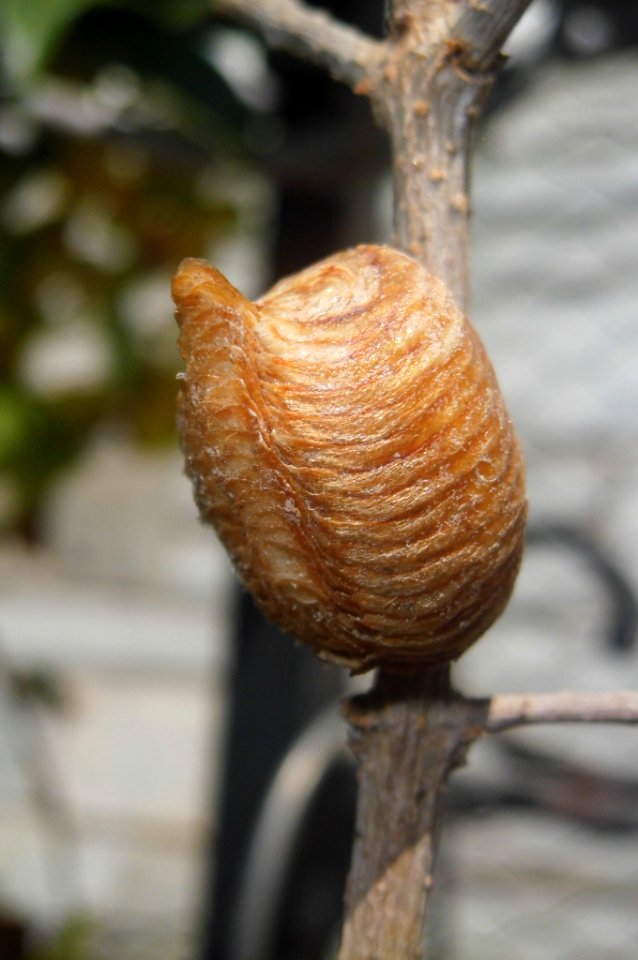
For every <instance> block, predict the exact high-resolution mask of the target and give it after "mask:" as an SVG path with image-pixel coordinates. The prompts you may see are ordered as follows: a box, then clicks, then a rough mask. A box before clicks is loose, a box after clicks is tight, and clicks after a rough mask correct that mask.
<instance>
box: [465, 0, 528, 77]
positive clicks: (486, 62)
mask: <svg viewBox="0 0 638 960" xmlns="http://www.w3.org/2000/svg"><path fill="white" fill-rule="evenodd" d="M530 2H531V0H509V2H507V3H503V2H502V0H473V2H470V3H469V5H464V6H463V10H462V11H461V15H460V17H459V18H458V20H457V22H456V24H455V25H454V26H453V27H452V29H451V31H450V38H451V40H452V42H453V43H455V44H456V45H457V46H458V47H459V50H460V56H461V60H462V63H463V66H464V67H465V69H466V70H476V71H479V72H481V71H483V72H484V71H487V70H491V69H493V67H494V66H495V65H496V64H497V62H498V59H499V56H500V50H501V47H502V46H503V44H504V43H505V41H506V40H507V38H508V36H509V35H510V33H511V32H512V30H513V28H514V27H515V26H516V24H517V23H518V21H519V20H520V18H521V17H522V15H523V13H524V12H525V10H526V9H527V7H528V6H529V5H530Z"/></svg>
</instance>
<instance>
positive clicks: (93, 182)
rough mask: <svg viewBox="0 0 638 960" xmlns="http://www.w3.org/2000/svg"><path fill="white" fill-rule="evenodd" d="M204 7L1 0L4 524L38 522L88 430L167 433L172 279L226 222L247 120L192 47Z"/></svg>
mask: <svg viewBox="0 0 638 960" xmlns="http://www.w3.org/2000/svg"><path fill="white" fill-rule="evenodd" d="M204 7H205V4H204V3H202V2H200V0H188V2H184V0H161V2H156V3H153V4H150V3H144V2H138V3H129V4H127V5H117V6H116V5H115V4H95V3H90V2H89V0H29V2H28V3H25V2H23V0H13V2H12V3H10V4H9V5H8V6H7V7H6V9H5V12H4V20H5V27H6V30H5V32H4V34H3V40H2V41H0V44H1V45H2V52H3V54H4V63H5V76H4V90H3V96H2V98H1V99H0V196H1V197H2V200H1V201H0V230H1V233H0V529H3V530H4V531H5V532H7V531H18V532H20V533H21V534H23V535H24V536H27V537H29V538H32V539H33V538H37V537H38V533H39V518H40V514H41V510H42V506H43V504H44V502H45V497H46V493H47V490H48V489H49V487H50V484H51V482H52V481H53V480H54V479H55V478H56V476H57V475H58V473H59V471H60V470H61V469H62V468H64V467H66V466H67V465H69V464H70V463H71V462H73V460H74V459H75V458H76V457H77V456H78V455H79V454H80V453H81V452H82V450H83V449H84V447H85V445H86V444H87V443H88V442H89V441H90V439H91V437H92V435H93V434H94V431H95V430H96V429H98V428H101V429H103V428H105V427H110V428H117V429H119V430H125V431H127V432H128V433H129V434H131V435H132V436H133V437H135V438H136V439H137V440H139V441H140V442H143V443H158V442H162V441H166V440H170V442H174V402H175V382H174V379H175V371H176V370H177V369H179V366H180V361H179V358H178V355H177V351H176V348H175V336H176V330H175V327H174V322H173V320H172V307H171V303H170V297H169V287H170V277H171V275H172V273H173V272H174V270H175V267H176V265H177V263H178V262H179V261H180V260H181V259H182V257H184V256H206V255H207V254H208V253H209V251H210V250H211V247H212V246H214V244H215V243H216V242H219V241H220V238H223V236H224V235H225V234H226V233H227V232H228V231H229V230H230V229H232V228H233V227H234V225H235V224H236V222H237V217H238V212H237V209H236V204H235V203H234V202H232V201H229V200H228V199H226V198H225V197H224V194H223V188H221V187H219V186H218V185H217V175H216V169H217V168H218V167H219V166H220V165H224V163H225V164H226V166H228V165H229V163H230V164H231V165H232V164H236V163H237V162H238V161H240V162H245V158H246V148H245V146H244V142H245V141H244V132H245V125H246V123H247V122H248V121H249V120H250V115H249V111H248V110H247V108H246V107H245V106H244V104H243V103H242V102H241V101H240V100H239V99H238V98H237V97H236V96H235V95H234V94H233V92H232V90H231V89H230V88H229V86H228V85H227V84H226V82H225V81H224V79H223V77H222V76H220V74H219V73H218V72H217V71H216V69H215V68H214V66H213V65H212V63H211V62H209V60H207V59H206V58H205V57H204V56H203V55H202V52H201V49H202V38H203V37H205V36H208V35H209V34H210V32H211V31H212V30H214V29H215V28H214V26H213V25H211V24H210V23H208V22H207V21H206V20H204V19H202V16H201V15H202V11H203V9H204ZM16 62H21V63H22V67H21V68H20V69H18V70H16V69H14V66H15V63H16ZM27 81H28V82H27Z"/></svg>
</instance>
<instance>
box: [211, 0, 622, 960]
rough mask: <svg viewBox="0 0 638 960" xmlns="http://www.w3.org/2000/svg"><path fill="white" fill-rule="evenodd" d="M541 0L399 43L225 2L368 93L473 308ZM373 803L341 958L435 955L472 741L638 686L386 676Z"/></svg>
mask: <svg viewBox="0 0 638 960" xmlns="http://www.w3.org/2000/svg"><path fill="white" fill-rule="evenodd" d="M529 2H530V0H393V2H391V4H390V15H389V31H388V36H387V38H386V39H385V40H383V41H380V40H376V39H373V38H372V37H369V36H366V35H365V34H363V33H361V32H360V31H358V30H357V29H355V28H353V27H351V26H348V25H346V24H344V23H341V22H339V21H338V20H336V19H335V18H333V17H332V16H330V15H328V14H327V13H325V12H322V11H319V10H318V9H317V8H315V7H310V6H308V5H307V4H305V3H303V2H302V0H213V6H214V10H215V11H216V12H219V13H223V14H225V15H228V16H231V17H239V18H240V19H242V20H244V21H245V22H247V23H248V24H250V25H251V26H253V27H254V28H256V29H257V30H258V31H260V32H261V33H262V34H264V35H265V36H266V38H267V39H268V40H269V42H271V43H272V44H273V45H275V46H280V47H285V48H287V49H289V50H291V51H292V52H295V53H300V54H301V55H302V56H305V57H307V58H308V59H311V60H313V61H315V62H317V63H319V64H320V65H323V66H324V67H326V68H327V69H328V70H329V72H330V73H331V74H332V76H334V77H335V78H337V79H338V80H341V81H344V82H345V83H347V84H348V85H349V86H350V87H351V88H352V89H353V90H354V91H355V92H356V93H357V94H360V95H365V96H368V97H369V98H370V100H371V103H372V105H373V108H374V111H375V113H376V115H377V118H378V119H379V120H380V122H381V123H382V125H383V126H384V127H385V128H386V130H387V131H388V134H389V136H390V139H391V143H392V150H393V156H394V163H393V183H394V212H395V215H394V243H395V245H396V246H397V247H399V248H400V249H402V250H404V251H406V252H408V253H410V254H411V255H412V256H413V257H415V258H416V259H418V260H420V261H421V262H422V263H423V264H425V266H426V267H427V268H428V269H429V270H430V271H431V272H433V273H435V274H436V275H438V276H439V277H440V278H441V279H442V280H443V281H444V282H445V283H446V285H447V287H448V288H449V289H450V290H451V291H452V293H453V295H454V297H455V299H456V301H457V303H458V304H459V306H460V307H461V308H462V309H464V310H467V306H468V300H469V297H468V287H469V283H468V221H469V213H470V201H469V159H470V153H471V143H472V134H473V130H474V126H475V123H476V120H477V118H478V116H479V114H480V112H481V109H482V107H483V105H484V102H485V99H486V97H487V95H488V93H489V90H490V88H491V86H492V83H493V80H494V77H495V74H496V72H497V69H498V67H499V66H500V64H501V62H502V59H503V58H502V54H501V48H502V45H503V43H504V42H505V40H506V38H507V36H508V35H509V33H510V32H511V30H512V29H513V27H514V26H515V24H516V23H517V22H518V20H519V18H520V17H521V15H522V14H523V12H524V11H525V9H526V7H527V6H528V5H529ZM345 714H346V719H347V720H348V723H349V727H350V731H351V743H352V746H353V750H354V752H355V754H356V756H357V759H358V764H359V804H358V811H357V823H356V832H355V845H354V852H353V860H352V870H351V875H350V879H349V883H348V889H347V893H346V911H345V924H344V930H343V937H342V943H341V949H340V952H339V960H421V958H422V957H423V951H424V946H423V944H424V928H425V920H426V914H427V908H428V903H429V891H430V887H431V885H432V872H433V865H434V856H435V852H436V845H437V837H438V831H439V825H440V824H439V818H440V810H441V794H442V792H443V790H444V788H445V783H446V781H447V778H448V776H449V775H450V773H451V772H452V770H453V769H455V768H456V767H458V766H459V765H461V764H462V763H463V762H464V759H465V755H466V752H467V750H468V748H469V747H470V745H471V744H472V742H473V741H474V740H476V739H477V738H479V737H480V736H482V735H484V734H487V733H498V732H501V731H504V730H510V729H512V728H514V727H517V726H523V725H529V724H537V723H548V722H551V723H566V722H603V723H630V724H636V723H638V693H632V692H623V693H616V694H597V695H589V694H571V693H557V694H534V695H531V694H528V695H497V696H494V697H492V698H491V699H487V700H470V699H466V698H464V697H461V696H459V695H458V694H455V693H454V692H453V691H452V689H451V686H450V683H449V670H448V669H447V668H446V669H444V670H442V669H441V668H440V667H437V668H430V669H428V670H422V671H421V672H420V673H417V674H415V675H412V676H408V677H405V676H404V677H393V676H390V675H387V674H383V673H382V674H380V676H379V678H378V681H377V685H376V687H375V688H374V689H373V691H372V692H371V693H369V694H366V695H364V697H363V698H354V699H353V700H351V701H349V702H348V703H347V704H346V706H345Z"/></svg>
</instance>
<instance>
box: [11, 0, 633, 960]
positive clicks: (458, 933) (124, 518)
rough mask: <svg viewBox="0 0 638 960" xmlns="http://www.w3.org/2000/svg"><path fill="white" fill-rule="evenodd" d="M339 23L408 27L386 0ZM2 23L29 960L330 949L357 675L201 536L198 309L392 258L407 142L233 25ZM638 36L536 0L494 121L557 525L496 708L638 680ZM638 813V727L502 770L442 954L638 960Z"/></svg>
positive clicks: (498, 321) (18, 818)
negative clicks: (251, 592) (328, 658)
mask: <svg viewBox="0 0 638 960" xmlns="http://www.w3.org/2000/svg"><path fill="white" fill-rule="evenodd" d="M324 6H326V7H329V8H330V9H332V11H333V12H334V13H336V14H337V15H338V16H340V17H342V18H343V19H344V20H347V21H349V22H351V23H354V24H356V25H358V26H359V27H360V28H361V29H364V30H366V31H368V32H369V33H372V34H374V35H376V36H382V33H383V3H382V2H381V0H379V2H376V0H375V2H371V0H347V2H342V3H336V2H333V3H331V4H324ZM0 16H1V18H2V30H1V32H0V37H1V38H2V39H1V40H0V57H1V58H2V60H1V71H0V364H1V368H0V471H1V472H0V528H1V530H2V535H3V538H2V542H1V543H0V578H1V579H0V958H1V960H100V958H103V957H109V958H110V957H113V956H117V957H118V960H129V958H134V957H135V958H140V960H145V958H149V960H151V958H153V960H155V958H156V960H173V958H175V960H177V958H180V960H182V958H183V960H186V958H189V960H190V958H201V960H213V958H215V960H274V958H277V960H288V958H290V960H292V958H293V957H299V956H303V957H304V958H305V960H313V958H317V960H319V958H323V957H329V956H331V955H332V952H333V951H334V946H335V937H336V931H337V929H338V924H339V912H340V898H341V891H342V886H343V878H344V875H345V871H346V869H347V859H348V855H349V844H350V831H351V824H352V811H353V803H354V778H353V771H352V769H351V766H350V762H349V760H348V759H347V757H346V756H345V754H344V751H343V733H342V730H341V725H340V723H339V720H338V717H337V711H336V708H335V703H336V701H337V700H338V698H339V697H340V696H342V695H343V694H344V693H345V692H346V691H347V690H348V689H350V688H351V685H350V683H349V681H348V680H347V678H346V677H345V676H344V675H343V673H342V671H340V670H337V669H335V668H329V667H326V666H325V665H320V664H319V663H318V662H317V661H316V660H315V659H314V657H313V656H312V655H311V654H310V653H308V652H307V651H305V650H300V649H299V648H297V647H296V646H294V645H293V644H292V643H291V642H290V640H289V639H288V638H282V637H281V636H280V635H279V634H278V633H277V632H276V631H275V630H274V629H273V628H272V627H270V626H269V625H268V624H266V623H265V622H264V621H263V619H262V618H261V617H260V616H259V614H258V613H257V612H256V611H255V610H254V608H253V606H252V604H251V603H250V600H249V598H248V597H247V596H246V595H244V594H242V593H241V592H240V591H239V589H238V588H237V585H236V583H235V581H234V580H233V577H232V574H231V572H230V570H229V568H228V565H227V563H226V560H225V557H224V555H223V551H222V550H221V548H220V547H219V545H218V544H217V543H216V541H215V539H214V535H213V534H212V532H211V531H206V530H203V529H201V528H200V527H199V526H198V524H197V520H196V517H195V508H194V506H193V504H192V501H191V497H190V491H189V488H188V484H187V482H186V481H185V479H184V478H183V477H182V476H181V464H180V456H179V453H178V450H177V439H176V433H175V426H174V402H175V393H176V389H175V387H176V385H175V374H176V372H177V371H178V370H179V369H180V359H179V356H178V354H177V351H176V347H175V328H174V322H173V319H172V306H171V302H170V295H169V289H170V278H171V275H172V273H173V272H174V270H175V268H176V266H177V264H178V263H179V261H180V260H181V259H182V258H183V257H184V256H204V257H206V258H208V259H209V260H211V261H212V262H214V263H215V264H216V265H217V266H218V267H219V268H220V269H222V270H223V271H224V272H226V273H227V275H228V276H229V278H230V279H231V280H232V281H233V282H234V283H235V284H236V285H237V286H239V287H240V288H241V289H242V290H243V291H244V292H245V293H246V294H248V295H257V294H258V293H260V292H262V291H263V290H264V289H265V288H266V287H267V286H268V284H269V283H270V282H271V281H272V280H273V279H274V278H276V277H279V276H281V275H282V274H284V273H287V272H290V271H292V270H295V269H297V268H299V267H302V266H304V265H306V264H307V263H309V262H311V261H312V260H314V259H318V258H319V257H321V256H323V255H326V254H328V253H331V252H334V251H335V250H336V249H339V248H341V247H344V246H347V245H349V244H353V243H356V242H359V241H369V240H378V241H381V240H384V239H388V237H389V234H390V191H389V181H388V150H387V144H386V142H385V139H384V137H383V136H382V134H381V133H380V132H379V131H378V130H377V129H376V128H375V127H374V125H373V123H372V120H371V117H370V114H369V109H368V105H367V103H366V102H365V101H364V100H363V99H362V98H357V97H355V96H354V95H353V94H351V93H350V92H349V91H348V90H347V89H346V88H345V87H343V86H340V85H338V84H336V83H333V82H332V81H331V80H330V79H329V78H328V77H327V76H326V75H325V74H324V73H323V72H322V71H321V70H319V69H316V68H314V67H313V66H311V65H309V64H305V63H302V62H300V61H298V60H296V59H293V58H292V57H289V56H287V55H285V54H283V53H273V52H270V51H268V50H267V49H266V48H265V47H264V45H263V44H262V42H261V40H260V39H259V38H258V37H256V36H255V35H254V34H253V33H251V32H250V31H248V30H245V29H243V28H241V27H239V26H237V25H235V24H232V23H230V22H227V21H223V20H221V19H219V18H215V17H214V16H213V15H212V13H211V8H210V4H208V3H204V2H200V0H161V2H155V3H152V4H151V3H148V2H146V3H145V2H143V0H139V2H129V3H94V2H90V0H57V2H52V0H30V2H29V3H22V2H20V0H11V2H9V3H5V6H4V7H3V8H2V9H1V10H0ZM637 42H638V13H637V11H636V7H635V4H634V3H632V2H625V3H622V2H602V0H601V2H599V3H589V2H572V0H569V2H568V0H564V2H559V0H555V2H554V0H535V2H534V3H533V4H532V5H531V7H530V9H529V11H528V13H527V14H526V16H525V18H524V20H523V22H522V23H521V25H520V27H519V28H518V29H517V31H516V33H515V35H514V36H513V37H512V39H511V42H510V43H509V47H508V52H509V54H510V57H509V61H508V64H507V67H506V69H505V71H504V72H503V75H502V76H501V78H500V80H499V82H498V84H497V85H496V88H495V90H494V93H493V95H492V98H491V101H490V104H489V107H488V112H487V116H486V119H485V121H484V122H483V125H482V127H481V130H480V131H479V137H478V144H477V159H476V165H475V171H474V209H475V217H474V247H473V277H474V294H473V303H474V306H473V313H474V318H475V322H476V324H477V326H478V327H479V330H480V332H481V334H482V336H483V337H484V339H485V341H486V343H487V345H488V349H489V351H490V353H491V355H492V358H493V360H494V363H495V366H496V369H497V372H498V374H499V377H500V379H501V382H502V386H503V388H504V392H505V394H506V396H507V398H508V402H509V405H510V409H511V412H512V414H513V417H514V420H515V422H516V423H517V425H518V428H519V432H520V433H521V437H522V440H523V443H524V446H525V447H526V451H527V455H528V464H529V483H530V498H531V518H532V522H531V529H530V542H529V550H528V556H527V561H526V564H525V568H524V571H523V574H522V576H521V579H520V583H519V587H518V588H517V593H516V596H515V598H514V601H513V602H512V605H511V607H510V609H509V611H508V612H507V614H506V615H505V617H504V618H503V620H502V621H501V622H500V623H499V624H498V625H497V626H496V627H495V628H494V629H493V630H492V631H491V632H490V634H489V635H488V637H486V638H485V639H484V640H483V641H481V643H480V644H479V645H478V646H477V648H476V649H475V650H473V651H471V653H470V654H468V655H467V656H466V657H464V658H463V661H462V662H461V664H460V665H459V668H458V673H457V677H458V682H459V683H460V684H462V685H463V686H464V688H465V689H467V690H468V691H470V692H478V693H487V692H490V691H492V690H494V689H503V690H513V689H518V690H525V689H557V688H559V687H571V688H575V689H587V690H590V689H614V688H618V687H626V686H632V685H633V686H634V687H635V686H636V685H638V660H637V656H636V651H635V645H634V644H635V620H636V602H635V590H636V587H637V584H638V561H637V560H636V553H635V543H636V539H637V537H638V496H637V495H636V481H637V480H638V456H637V450H638V447H637V445H636V440H637V439H638V437H637V432H638V431H637V428H636V411H637V410H638V377H637V376H636V364H637V361H638V326H637V324H636V304H637V302H638V270H637V269H636V250H637V249H638V110H637V108H636V90H637V89H638V63H637V62H636V44H637ZM277 771H279V772H278V773H277ZM637 798H638V744H637V741H636V737H635V733H632V732H631V731H627V730H593V729H591V730H582V729H581V730H578V731H568V730H560V731H556V730H547V731H534V732H533V733H526V734H525V735H522V734H521V735H516V736H515V735H512V736H509V737H502V738H499V739H498V740H494V741H492V742H490V743H489V744H484V745H482V746H481V747H480V749H479V748H477V750H476V752H475V754H474V757H473V760H472V763H471V765H470V767H469V768H468V770H467V771H465V772H464V773H463V774H462V775H461V776H460V777H458V778H457V780H456V782H455V786H454V787H453V789H452V791H451V793H450V800H449V804H448V806H449V811H448V824H447V830H446V835H445V836H446V840H445V844H444V848H443V851H442V856H441V866H440V878H439V881H440V882H439V884H438V902H437V909H436V911H435V912H434V920H433V924H432V945H431V948H432V956H433V957H436V958H437V960H480V958H488V957H489V958H493V957H500V956H503V957H508V958H517V960H518V958H520V960H534V958H535V957H537V956H542V957H543V960H554V958H555V960H569V958H571V957H575V956H578V957H579V960H582V958H585V960H587V958H592V960H593V958H596V960H601V958H603V960H633V958H634V956H635V946H634V945H635V942H636V940H637V938H638V918H637V917H636V912H635V902H636V897H637V895H638V842H637V833H636V828H637V826H638V818H637V816H636V809H637V808H636V799H637Z"/></svg>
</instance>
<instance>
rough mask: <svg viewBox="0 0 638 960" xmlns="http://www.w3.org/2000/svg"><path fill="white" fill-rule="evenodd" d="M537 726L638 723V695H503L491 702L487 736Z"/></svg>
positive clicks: (486, 724) (632, 692)
mask: <svg viewBox="0 0 638 960" xmlns="http://www.w3.org/2000/svg"><path fill="white" fill-rule="evenodd" d="M537 723H628V724H634V723H635V724H638V692H635V691H631V690H625V691H622V692H619V693H569V692H565V693H527V694H524V693H523V694H516V693H513V694H504V693H501V694H498V695H497V696H494V697H492V699H491V700H490V701H489V708H488V712H487V718H486V720H485V732H486V733H500V732H501V731H503V730H511V729H512V728H514V727H522V726H529V725H531V724H537Z"/></svg>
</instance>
